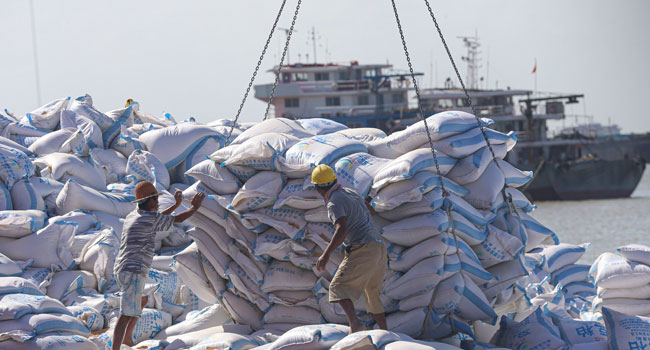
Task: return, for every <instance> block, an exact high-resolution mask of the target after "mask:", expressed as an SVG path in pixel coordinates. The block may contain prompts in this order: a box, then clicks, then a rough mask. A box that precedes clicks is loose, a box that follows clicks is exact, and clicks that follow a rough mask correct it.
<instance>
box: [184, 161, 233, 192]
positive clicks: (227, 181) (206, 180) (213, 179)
mask: <svg viewBox="0 0 650 350" xmlns="http://www.w3.org/2000/svg"><path fill="white" fill-rule="evenodd" d="M185 175H187V176H191V177H193V178H195V179H196V180H199V181H201V183H202V184H203V185H204V186H206V187H208V188H209V189H211V190H212V191H213V192H215V193H216V194H232V193H237V191H239V188H240V187H241V186H242V183H241V182H240V181H239V179H237V177H235V175H233V174H232V173H231V172H230V170H228V168H226V167H221V166H219V164H217V163H216V162H215V161H213V160H210V159H206V160H204V161H202V162H201V163H198V164H196V165H195V166H193V167H192V168H191V169H189V170H187V171H186V172H185Z"/></svg>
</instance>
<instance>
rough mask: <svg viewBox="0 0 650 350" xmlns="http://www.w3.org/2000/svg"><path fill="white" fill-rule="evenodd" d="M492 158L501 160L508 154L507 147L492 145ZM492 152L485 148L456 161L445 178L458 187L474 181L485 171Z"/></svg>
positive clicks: (504, 145)
mask: <svg viewBox="0 0 650 350" xmlns="http://www.w3.org/2000/svg"><path fill="white" fill-rule="evenodd" d="M492 150H493V151H494V156H495V157H496V158H497V159H503V158H505V156H506V153H507V152H508V149H507V145H506V144H502V145H492ZM493 159H494V158H493V157H492V152H490V149H489V148H488V147H487V146H485V147H483V148H481V149H479V150H478V151H476V152H474V154H471V155H468V156H467V157H464V158H462V159H459V160H458V163H456V165H454V167H453V169H451V171H450V172H449V173H448V174H447V177H448V178H450V179H452V180H454V181H455V182H456V183H458V184H459V185H464V184H466V183H470V182H474V181H476V180H477V179H478V178H479V177H480V176H481V175H482V174H483V172H484V171H485V168H487V166H488V164H490V162H491V161H492V160H493Z"/></svg>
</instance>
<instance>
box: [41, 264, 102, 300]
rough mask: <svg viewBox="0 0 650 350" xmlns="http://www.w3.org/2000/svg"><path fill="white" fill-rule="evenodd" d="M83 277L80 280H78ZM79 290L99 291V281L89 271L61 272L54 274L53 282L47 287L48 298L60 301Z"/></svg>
mask: <svg viewBox="0 0 650 350" xmlns="http://www.w3.org/2000/svg"><path fill="white" fill-rule="evenodd" d="M79 277H81V278H80V279H79V280H77V279H78V278H79ZM78 288H92V289H97V279H95V276H94V275H93V274H92V273H91V272H88V271H83V270H75V271H59V272H56V273H54V276H53V277H52V282H50V285H49V286H48V287H47V296H48V297H51V298H54V299H57V300H60V299H61V298H63V296H65V295H66V294H67V293H69V292H70V291H72V290H74V289H78Z"/></svg>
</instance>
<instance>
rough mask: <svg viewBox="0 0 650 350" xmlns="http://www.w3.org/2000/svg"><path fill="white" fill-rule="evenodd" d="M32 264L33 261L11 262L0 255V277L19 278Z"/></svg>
mask: <svg viewBox="0 0 650 350" xmlns="http://www.w3.org/2000/svg"><path fill="white" fill-rule="evenodd" d="M33 263H34V260H33V259H29V260H27V261H13V260H12V259H10V258H8V257H7V256H6V255H4V254H2V253H0V277H10V276H20V275H22V274H23V272H24V271H25V270H26V269H27V268H28V267H29V266H31V265H32V264H33Z"/></svg>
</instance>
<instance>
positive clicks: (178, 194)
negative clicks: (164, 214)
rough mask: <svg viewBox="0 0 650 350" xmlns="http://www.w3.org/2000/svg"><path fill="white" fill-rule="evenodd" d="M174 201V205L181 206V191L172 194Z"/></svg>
mask: <svg viewBox="0 0 650 350" xmlns="http://www.w3.org/2000/svg"><path fill="white" fill-rule="evenodd" d="M174 200H175V201H176V205H177V206H178V205H181V202H182V201H183V191H181V190H176V192H174Z"/></svg>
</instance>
